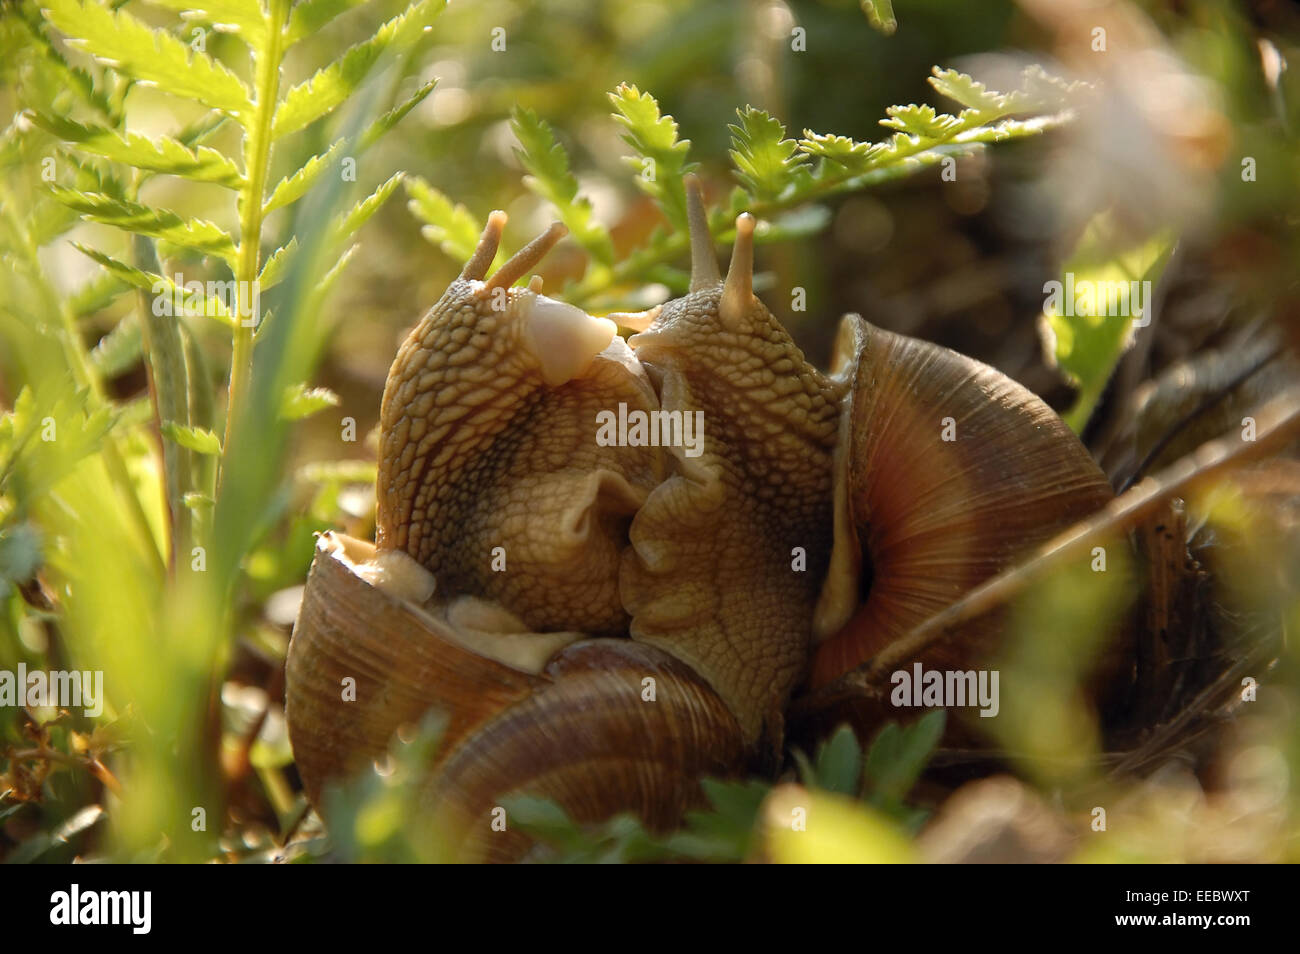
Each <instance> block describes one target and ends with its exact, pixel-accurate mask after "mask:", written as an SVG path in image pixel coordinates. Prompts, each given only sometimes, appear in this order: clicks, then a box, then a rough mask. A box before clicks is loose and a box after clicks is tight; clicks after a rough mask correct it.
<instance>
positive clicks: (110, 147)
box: [29, 112, 244, 189]
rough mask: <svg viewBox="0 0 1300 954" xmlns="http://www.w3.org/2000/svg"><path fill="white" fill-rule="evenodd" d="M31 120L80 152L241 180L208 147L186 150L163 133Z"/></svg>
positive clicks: (235, 183) (192, 175)
mask: <svg viewBox="0 0 1300 954" xmlns="http://www.w3.org/2000/svg"><path fill="white" fill-rule="evenodd" d="M29 115H31V117H32V119H33V121H34V122H35V123H36V124H37V125H38V126H41V127H42V128H43V129H46V130H47V131H49V132H51V133H53V134H54V135H56V136H58V137H59V138H61V139H64V140H67V141H68V142H72V143H76V145H77V146H78V147H79V148H80V149H81V150H82V151H83V152H88V153H91V154H92V155H96V156H103V157H104V158H106V159H112V160H114V161H116V162H123V163H126V164H127V165H130V166H135V167H136V168H137V169H147V170H149V171H151V172H163V173H168V174H170V175H175V176H181V177H183V178H186V179H192V180H194V181H195V182H215V183H217V184H218V185H223V186H227V187H229V188H232V189H237V188H239V186H240V185H241V184H242V183H243V181H244V179H243V176H241V175H240V174H239V169H238V167H237V166H236V165H235V164H234V163H233V162H231V161H230V160H229V159H227V158H226V157H225V156H223V155H222V154H221V153H219V152H217V150H215V149H213V148H211V147H209V146H199V147H198V148H197V149H189V148H187V147H185V146H184V145H182V144H181V143H180V142H178V141H177V140H175V139H171V138H169V137H167V136H142V135H140V134H139V133H133V132H124V133H123V132H118V131H117V130H114V129H109V128H108V127H106V126H96V125H83V124H81V123H77V122H73V121H72V120H70V119H66V118H64V117H62V116H47V115H45V114H43V113H38V112H32V113H29Z"/></svg>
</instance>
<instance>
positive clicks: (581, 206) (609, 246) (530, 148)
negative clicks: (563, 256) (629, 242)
mask: <svg viewBox="0 0 1300 954" xmlns="http://www.w3.org/2000/svg"><path fill="white" fill-rule="evenodd" d="M511 127H512V128H513V129H514V132H515V138H517V139H518V140H519V145H520V148H518V149H516V150H515V154H516V155H517V156H518V157H519V161H520V162H522V163H523V165H524V168H525V169H527V170H528V172H529V175H528V176H526V177H525V178H524V184H525V185H526V186H528V188H529V189H530V190H531V191H532V192H534V193H535V194H537V195H539V196H541V197H542V198H543V199H546V200H547V201H548V202H550V203H551V204H552V205H554V206H555V208H556V210H557V211H558V212H559V215H560V221H562V222H563V223H564V224H565V225H566V226H567V227H568V229H569V232H570V233H571V234H572V235H573V237H574V239H576V240H577V241H578V243H579V244H580V245H582V246H583V248H585V249H586V250H587V251H588V252H590V253H591V255H592V257H593V258H595V259H596V260H597V261H598V262H600V263H601V264H602V265H612V264H613V263H614V243H613V242H612V241H611V240H610V237H609V231H608V230H607V229H606V228H605V227H604V226H603V225H601V224H600V223H598V222H596V221H594V220H593V219H592V215H591V203H590V202H589V201H588V200H587V199H585V198H583V197H581V196H579V195H578V180H577V179H576V178H574V175H573V173H572V172H570V171H569V157H568V155H567V154H566V153H565V151H564V148H563V147H562V146H561V145H560V144H559V143H558V142H556V141H555V133H554V132H553V131H552V130H551V127H550V125H548V124H547V123H546V121H545V120H543V119H541V118H540V117H538V115H537V114H536V113H535V112H533V111H532V110H531V109H528V108H527V107H524V106H517V107H516V108H515V111H514V115H513V117H512V119H511Z"/></svg>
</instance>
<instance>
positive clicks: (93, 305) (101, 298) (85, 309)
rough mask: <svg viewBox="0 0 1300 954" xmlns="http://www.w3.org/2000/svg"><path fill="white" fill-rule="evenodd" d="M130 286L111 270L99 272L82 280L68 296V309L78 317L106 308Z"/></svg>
mask: <svg viewBox="0 0 1300 954" xmlns="http://www.w3.org/2000/svg"><path fill="white" fill-rule="evenodd" d="M130 287H131V286H130V285H128V284H127V283H126V282H124V281H123V280H122V279H121V278H119V277H118V276H117V275H114V274H113V273H112V272H101V273H100V274H98V275H95V276H94V277H93V278H91V279H90V280H88V281H86V282H84V283H83V284H82V285H81V287H80V288H78V289H77V290H76V291H75V292H73V293H72V295H71V297H69V298H68V310H69V311H71V312H72V313H73V314H74V315H76V316H77V317H78V318H82V317H85V316H86V315H93V314H94V313H95V312H97V311H99V310H100V309H102V308H107V307H108V306H109V305H111V304H112V303H113V301H114V300H115V299H116V298H117V297H118V296H119V295H121V294H122V292H124V291H126V290H127V289H128V288H130Z"/></svg>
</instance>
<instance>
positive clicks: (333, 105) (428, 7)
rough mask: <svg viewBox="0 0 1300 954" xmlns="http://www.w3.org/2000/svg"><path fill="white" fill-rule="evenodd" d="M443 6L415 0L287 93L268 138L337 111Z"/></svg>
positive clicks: (438, 1) (440, 1)
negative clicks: (389, 54)
mask: <svg viewBox="0 0 1300 954" xmlns="http://www.w3.org/2000/svg"><path fill="white" fill-rule="evenodd" d="M62 2H75V0H62ZM445 6H446V0H416V2H415V3H412V4H411V5H410V6H409V7H407V8H406V9H405V10H404V11H403V12H402V13H400V14H398V15H397V16H395V17H393V19H391V20H389V21H388V22H387V23H385V24H384V25H383V26H381V27H380V28H379V30H378V31H377V32H376V33H375V35H374V36H372V37H370V39H368V40H365V41H363V42H361V43H358V44H357V45H356V46H354V47H352V48H351V49H349V50H348V51H347V52H346V53H344V54H343V55H342V56H341V57H340V58H338V59H337V60H335V61H334V62H333V63H331V64H330V65H329V66H326V67H324V68H322V69H320V70H318V71H317V72H316V73H315V74H314V75H313V76H311V77H310V78H309V79H306V80H304V81H303V82H301V83H299V84H298V85H297V86H294V87H293V88H292V89H290V90H289V92H288V93H286V94H285V96H284V99H283V100H282V101H281V102H280V105H279V106H278V107H277V108H276V111H275V121H274V123H273V126H272V130H273V132H272V136H273V137H274V138H276V139H279V138H281V137H283V136H287V135H289V134H290V133H293V132H297V131H298V130H299V129H302V128H304V127H305V126H308V125H310V124H311V123H314V122H315V121H316V120H318V119H320V118H321V117H323V116H325V115H327V114H329V113H331V112H333V111H334V110H335V109H337V108H338V107H339V106H340V105H341V104H342V103H343V102H344V101H345V100H346V99H347V98H348V97H349V96H351V95H352V94H353V93H355V92H356V91H357V90H358V89H359V88H360V87H361V83H362V81H363V80H364V79H365V78H366V76H367V75H368V74H369V72H370V70H371V68H372V67H373V66H374V65H375V63H377V62H378V61H379V58H380V56H382V55H383V54H384V53H385V52H388V51H390V50H391V51H393V52H401V51H403V50H405V49H407V48H409V47H410V46H411V45H412V44H413V43H414V42H415V41H416V40H417V39H418V38H419V36H420V34H421V32H422V31H423V30H424V28H425V27H427V26H428V25H429V24H430V23H432V22H433V20H434V18H435V17H437V15H438V14H439V13H441V12H442V10H443V8H444V7H445Z"/></svg>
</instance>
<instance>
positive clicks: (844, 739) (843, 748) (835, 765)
mask: <svg viewBox="0 0 1300 954" xmlns="http://www.w3.org/2000/svg"><path fill="white" fill-rule="evenodd" d="M816 776H817V784H818V785H819V786H820V787H821V788H824V789H826V790H827V791H828V792H839V793H840V794H841V795H852V796H855V797H856V796H857V794H858V789H859V787H860V786H861V776H862V750H861V749H860V748H859V747H858V738H857V736H855V735H854V734H853V730H852V729H851V728H850V727H849V726H847V725H842V726H840V727H839V728H838V729H836V730H835V734H834V735H832V736H831V737H830V738H829V739H827V740H826V741H825V742H824V743H822V747H821V750H820V751H819V752H818V753H817V770H816Z"/></svg>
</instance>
